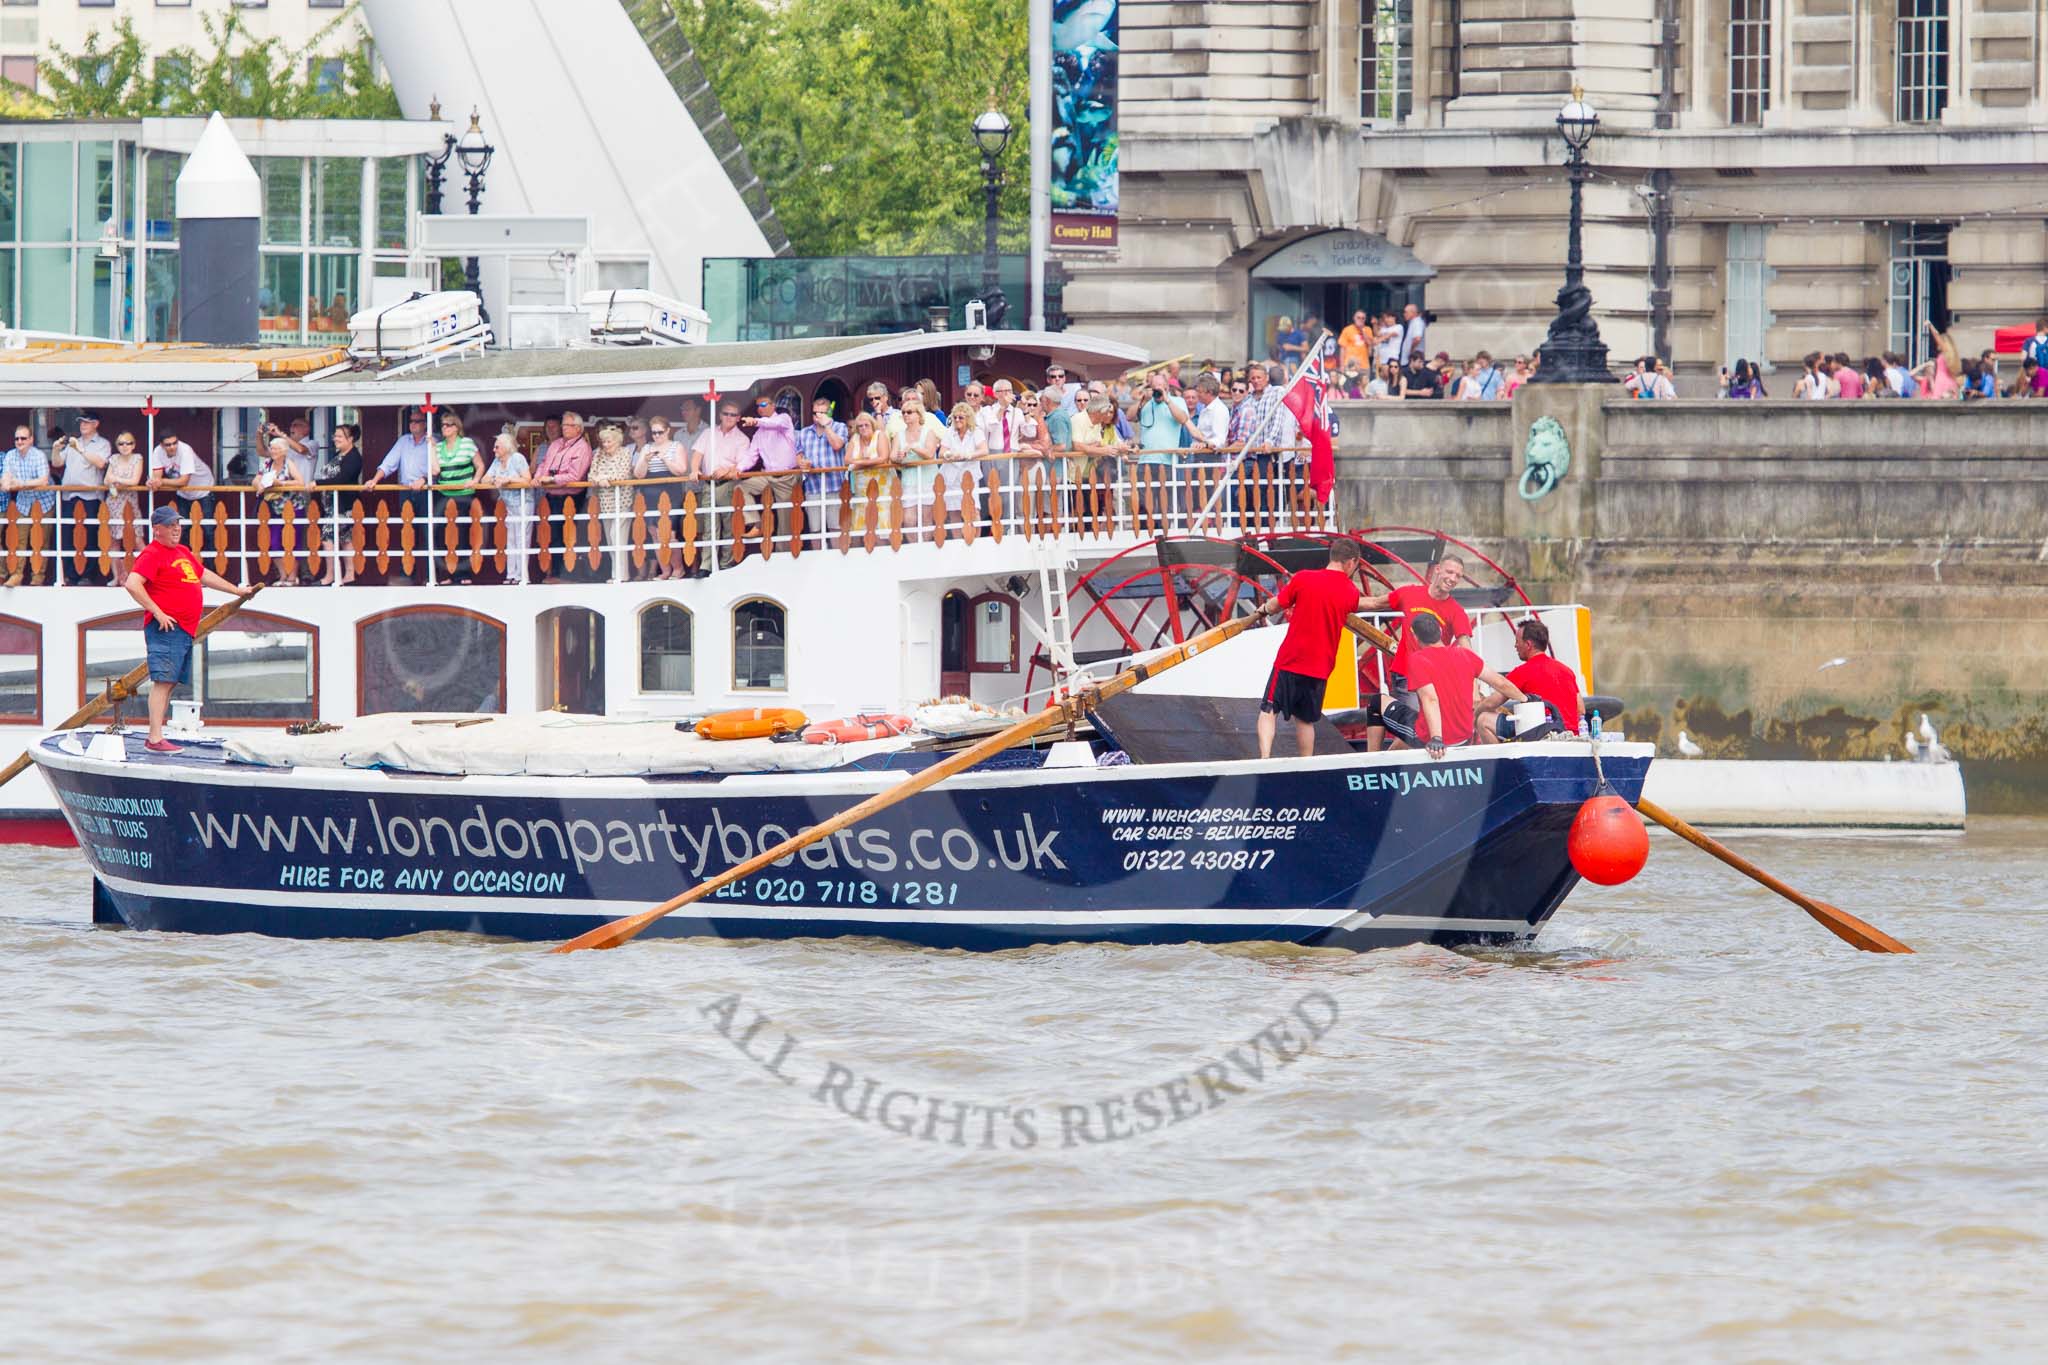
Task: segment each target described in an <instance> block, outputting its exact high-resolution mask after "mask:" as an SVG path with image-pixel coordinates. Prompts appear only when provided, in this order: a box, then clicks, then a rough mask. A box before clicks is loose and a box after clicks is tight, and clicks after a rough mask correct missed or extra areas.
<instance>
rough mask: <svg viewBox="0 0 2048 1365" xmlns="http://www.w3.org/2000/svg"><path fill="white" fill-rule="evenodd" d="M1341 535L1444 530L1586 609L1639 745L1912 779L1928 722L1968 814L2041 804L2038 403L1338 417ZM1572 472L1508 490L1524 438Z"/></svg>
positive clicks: (1383, 410)
mask: <svg viewBox="0 0 2048 1365" xmlns="http://www.w3.org/2000/svg"><path fill="white" fill-rule="evenodd" d="M1340 412H1341V414H1342V421H1343V434H1342V437H1341V438H1340V442H1339V452H1338V463H1337V475H1338V484H1337V498H1338V509H1339V512H1340V515H1341V518H1342V520H1343V523H1344V524H1345V525H1347V526H1371V525H1395V524H1399V525H1408V526H1435V527H1441V528H1442V529H1444V530H1446V531H1448V532H1450V533H1451V534H1453V535H1457V536H1460V537H1462V538H1465V539H1468V540H1471V541H1473V542H1474V543H1475V544H1477V545H1479V546H1480V548H1482V549H1484V550H1485V551H1486V552H1487V553H1488V554H1492V555H1494V556H1495V557H1496V558H1498V559H1499V560H1500V561H1501V562H1502V563H1503V564H1505V565H1507V566H1508V567H1509V568H1510V569H1511V570H1512V571H1513V572H1514V573H1515V574H1516V576H1517V577H1518V578H1520V579H1521V581H1522V583H1523V586H1524V587H1526V588H1527V589H1528V592H1529V594H1530V596H1532V597H1534V598H1536V599H1537V600H1539V601H1554V602H1563V601H1576V602H1582V603H1584V604H1586V605H1587V606H1589V607H1591V608H1592V610H1593V613H1594V657H1595V668H1596V683H1597V685H1598V687H1599V689H1600V690H1601V691H1602V692H1607V693H1612V694H1614V695H1618V696H1621V697H1623V698H1625V699H1626V700H1627V701H1628V703H1629V712H1628V716H1627V728H1628V731H1629V733H1630V735H1631V737H1632V738H1646V739H1655V740H1656V741H1658V743H1659V744H1660V746H1661V747H1662V748H1663V749H1664V750H1665V751H1666V752H1675V750H1676V745H1677V736H1678V732H1679V730H1681V729H1683V730H1685V731H1686V732H1687V733H1688V734H1689V735H1690V736H1691V737H1692V738H1693V739H1695V740H1696V741H1698V742H1699V743H1700V745H1701V746H1702V747H1704V748H1705V749H1706V751H1707V752H1708V753H1709V754H1711V755H1715V756H1719V757H1756V758H1766V757H1768V758H1784V757H1806V758H1871V759H1877V758H1883V757H1885V756H1887V755H1890V756H1891V757H1893V758H1894V759H1898V760H1903V759H1904V758H1905V751H1904V748H1903V737H1904V734H1905V732H1906V731H1907V730H1908V729H1910V728H1914V727H1917V725H1918V723H1919V718H1920V715H1921V713H1922V712H1925V713H1926V714H1927V715H1928V716H1929V717H1930V718H1931V720H1932V722H1933V724H1934V726H1935V727H1936V729H1937V730H1938V731H1939V732H1940V735H1941V740H1942V742H1943V743H1944V744H1946V745H1947V746H1948V747H1949V748H1951V749H1952V750H1954V751H1955V752H1956V754H1957V755H1958V756H1960V757H1961V758H1963V759H1964V760H1965V772H1966V776H1967V778H1968V780H1969V782H1970V789H1971V804H1972V808H1973V809H1976V810H1980V811H1982V810H1991V809H2000V808H2013V807H2016V806H2027V807H2030V808H2038V806H2039V805H2041V804H2042V803H2044V802H2048V402H2017V401H2006V400H1999V401H1994V402H1986V403H1970V404H1963V403H1956V402H1942V403H1935V402H1874V403H1853V402H1848V403H1845V402H1832V403H1804V402H1792V401H1762V402H1722V401H1680V402H1662V403H1648V402H1634V401H1630V400H1628V399H1626V398H1622V397H1620V396H1619V395H1618V393H1617V392H1616V391H1615V390H1609V389H1586V388H1580V387H1577V386H1569V387H1568V386H1550V387H1546V388H1524V389H1523V390H1522V391H1521V392H1520V393H1518V394H1517V396H1516V398H1515V400H1514V402H1513V403H1485V404H1479V403H1345V404H1342V405H1340ZM1544 415H1550V416H1554V417H1556V418H1557V419H1558V420H1559V422H1560V423H1561V424H1562V425H1563V427H1564V428H1565V430H1566V432H1567V433H1568V435H1569V437H1570V441H1571V448H1572V463H1571V469H1570V471H1569V473H1568V474H1567V476H1566V478H1565V480H1564V481H1563V483H1562V484H1561V486H1560V487H1559V488H1558V489H1557V490H1556V491H1554V492H1552V493H1550V494H1549V495H1547V496H1546V497H1543V498H1541V499H1539V500H1537V501H1534V502H1529V501H1525V500H1524V499H1523V498H1522V497H1521V496H1520V494H1519V493H1518V491H1517V489H1516V483H1517V480H1518V479H1519V477H1520V474H1521V469H1522V450H1523V448H1524V446H1525V445H1526V442H1527V436H1528V431H1529V428H1530V425H1531V424H1532V423H1533V422H1534V421H1535V420H1536V419H1537V418H1539V417H1541V416H1544Z"/></svg>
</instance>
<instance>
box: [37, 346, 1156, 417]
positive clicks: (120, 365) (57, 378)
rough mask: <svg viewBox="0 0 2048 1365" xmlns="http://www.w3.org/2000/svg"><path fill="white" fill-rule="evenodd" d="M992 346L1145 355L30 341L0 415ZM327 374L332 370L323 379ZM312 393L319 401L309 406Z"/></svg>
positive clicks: (1078, 357) (1131, 349)
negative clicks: (365, 355) (435, 354)
mask: <svg viewBox="0 0 2048 1365" xmlns="http://www.w3.org/2000/svg"><path fill="white" fill-rule="evenodd" d="M973 346H989V347H994V348H996V349H997V350H998V351H999V352H1004V351H1007V352H1011V353H1013V354H1014V353H1016V352H1020V351H1021V352H1024V353H1026V354H1029V355H1033V356H1043V357H1045V358H1046V359H1048V360H1059V361H1061V362H1062V363H1064V364H1068V365H1072V366H1076V367H1079V368H1084V369H1085V368H1088V367H1090V366H1094V367H1097V368H1102V367H1106V366H1112V365H1113V366H1116V367H1118V368H1122V367H1125V366H1130V365H1138V364H1142V363H1144V361H1145V359H1146V353H1145V352H1144V351H1143V350H1142V349H1140V348H1139V347H1135V346H1129V345H1125V344H1124V343H1122V342H1118V341H1110V340H1107V339H1105V338H1102V337H1091V336H1084V335H1082V334H1079V333H1075V332H1024V331H1003V332H990V331H974V332H903V333H894V334H890V335H886V336H858V337H803V338H796V339H792V340H784V341H738V342H719V343H713V344H710V345H703V346H633V347H626V346H577V347H561V348H553V349H545V350H543V349H534V350H516V351H487V352H484V353H482V354H480V355H476V354H472V355H471V356H469V357H467V358H462V359H456V360H450V361H447V362H444V363H442V364H439V365H429V366H424V367H421V368H419V369H415V370H412V371H410V372H408V373H406V374H403V375H398V376H395V377H379V375H378V374H377V373H376V372H375V371H371V370H362V369H353V368H350V369H337V368H335V367H337V366H339V365H341V364H342V363H343V362H345V361H346V360H347V359H348V356H347V353H346V352H345V351H343V350H341V349H339V348H334V347H284V346H280V347H223V346H198V345H181V344H177V343H156V344H151V345H145V346H131V345H128V344H125V343H106V342H84V341H81V342H64V343H35V344H32V345H31V346H30V347H29V348H28V349H26V350H13V351H0V405H11V406H16V407H22V406H48V405H61V404H65V403H72V402H91V403H95V404H102V405H106V406H116V405H119V404H120V403H121V401H122V400H123V399H128V398H143V397H154V398H155V399H157V400H158V401H159V402H162V403H168V404H172V405H182V406H192V407H214V406H242V405H247V406H257V405H262V404H267V403H284V404H292V403H300V404H303V403H306V402H308V401H312V402H316V403H318V402H346V403H353V404H360V405H364V406H384V405H386V404H401V403H411V402H417V401H418V400H419V398H420V396H421V395H422V394H427V393H431V394H434V395H437V396H444V397H446V398H449V399H463V398H482V397H493V398H504V397H507V396H517V397H519V398H521V399H531V398H552V397H561V398H570V397H574V396H577V395H607V394H625V393H630V394H639V395H646V396H650V397H652V396H663V395H670V396H672V395H681V394H701V393H703V392H704V391H705V390H706V389H707V388H708V387H710V386H711V385H713V384H715V385H716V386H717V387H718V389H719V390H720V391H721V392H726V393H737V392H743V391H745V390H747V389H751V388H754V387H755V386H757V385H759V384H761V383H764V382H766V381H770V380H775V379H780V378H784V377H795V376H800V375H808V374H816V373H819V372H821V371H826V370H834V369H839V368H842V367H844V366H849V365H862V364H872V363H877V362H880V361H883V360H887V359H890V358H892V357H895V356H901V355H907V354H915V353H918V352H923V351H932V352H940V353H945V352H950V351H952V350H954V349H956V348H965V347H973ZM327 371H332V372H331V373H327ZM315 395H317V397H316V396H315Z"/></svg>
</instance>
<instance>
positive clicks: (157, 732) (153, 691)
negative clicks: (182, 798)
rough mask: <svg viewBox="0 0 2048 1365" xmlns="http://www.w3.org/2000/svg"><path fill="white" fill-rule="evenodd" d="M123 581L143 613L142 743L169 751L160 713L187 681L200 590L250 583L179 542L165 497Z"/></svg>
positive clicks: (238, 592)
mask: <svg viewBox="0 0 2048 1365" xmlns="http://www.w3.org/2000/svg"><path fill="white" fill-rule="evenodd" d="M127 586H128V595H129V596H130V597H132V598H134V599H135V602H136V605H137V606H139V607H141V608H142V609H143V610H144V611H146V612H148V613H149V615H148V616H146V617H144V618H143V621H142V642H143V645H144V652H145V653H146V654H147V655H148V656H149V740H148V743H147V744H145V745H144V746H143V747H145V748H147V749H149V750H150V751H151V752H153V753H159V754H174V753H176V752H178V746H177V745H175V744H173V743H171V741H169V740H167V739H165V738H164V717H165V716H166V715H167V714H169V712H170V709H171V693H172V692H174V691H176V690H177V688H178V686H179V685H180V684H181V683H189V682H191V681H192V646H193V644H194V643H195V642H196V641H197V640H198V638H199V616H200V607H201V605H202V601H201V599H202V597H203V596H204V593H203V591H202V590H203V589H205V588H214V589H217V590H219V591H221V592H225V593H232V594H233V595H234V596H236V597H247V596H248V595H249V594H250V593H252V592H254V591H256V589H255V588H254V587H241V588H238V587H236V586H235V585H234V584H232V583H230V582H228V581H227V580H226V579H225V578H222V577H221V576H220V575H219V574H217V573H215V572H214V571H213V570H211V569H209V568H207V567H206V566H204V565H203V564H201V563H200V562H199V556H198V555H196V554H194V553H193V552H192V550H191V548H190V547H189V546H187V545H184V544H181V543H180V542H179V540H178V509H177V507H176V506H175V505H173V504H171V503H168V502H166V503H161V504H159V505H158V506H157V509H156V511H154V512H152V513H150V514H149V544H147V545H145V546H143V547H142V553H141V554H139V555H137V556H136V557H135V566H134V568H132V569H130V570H129V571H128V585H127Z"/></svg>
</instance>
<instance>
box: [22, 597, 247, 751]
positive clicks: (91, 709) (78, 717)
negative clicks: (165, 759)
mask: <svg viewBox="0 0 2048 1365" xmlns="http://www.w3.org/2000/svg"><path fill="white" fill-rule="evenodd" d="M261 591H263V585H262V584H261V583H258V584H256V585H255V586H254V587H252V588H251V589H249V594H248V596H247V597H237V598H236V599H235V600H234V601H232V602H223V603H221V604H220V605H219V606H217V607H215V608H214V609H213V610H212V611H210V612H208V613H206V615H204V616H202V617H200V618H199V630H198V632H197V633H196V634H195V635H193V637H192V638H193V639H194V640H198V639H202V638H204V637H205V635H206V632H208V631H209V630H212V629H213V628H214V627H215V626H217V625H219V624H220V623H221V622H223V621H225V620H227V619H228V618H229V617H230V616H233V615H234V614H235V613H236V612H238V611H240V610H241V609H242V608H243V606H245V605H246V604H247V603H248V601H249V598H251V597H254V596H255V595H256V594H257V593H259V592H261ZM148 677H149V665H148V664H137V665H136V666H135V667H133V668H131V669H129V670H128V672H127V673H126V674H124V675H123V676H121V677H120V678H118V679H116V680H115V681H114V682H112V683H110V684H109V685H108V687H107V690H106V691H104V692H102V693H101V694H100V695H99V696H97V697H94V698H93V699H92V700H91V701H89V702H87V703H86V704H85V705H84V706H81V707H79V708H78V710H77V711H75V712H73V713H72V716H71V719H69V720H67V721H65V722H64V723H63V724H62V725H59V726H58V727H57V728H58V729H59V730H76V729H77V728H78V727H79V726H81V725H90V724H92V722H93V721H95V720H98V719H99V718H100V717H101V716H103V715H105V714H106V713H107V711H108V710H110V709H111V708H113V707H114V706H116V705H118V704H120V703H121V702H124V701H126V700H128V698H130V697H132V696H134V695H135V693H136V690H137V689H138V688H140V687H141V686H142V684H143V682H144V680H146V679H147V678H148ZM32 762H34V760H33V759H31V758H30V757H29V756H28V755H27V754H26V753H24V754H23V755H22V756H21V757H20V758H17V759H15V760H14V762H12V763H10V764H8V765H7V767H6V768H5V769H0V787H4V786H6V785H7V784H8V783H9V782H12V781H13V780H14V779H15V778H17V777H19V776H20V775H21V774H22V773H23V772H25V771H26V770H27V768H28V765H29V764H30V763H32Z"/></svg>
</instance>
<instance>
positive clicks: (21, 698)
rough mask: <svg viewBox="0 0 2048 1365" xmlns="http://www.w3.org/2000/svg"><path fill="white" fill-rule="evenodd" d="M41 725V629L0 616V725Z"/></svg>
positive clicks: (30, 622)
mask: <svg viewBox="0 0 2048 1365" xmlns="http://www.w3.org/2000/svg"><path fill="white" fill-rule="evenodd" d="M42 723H43V628H42V627H41V626H39V625H37V624H36V623H35V622H33V621H24V620H22V619H21V618H20V617H19V616H0V725H40V724H42Z"/></svg>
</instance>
